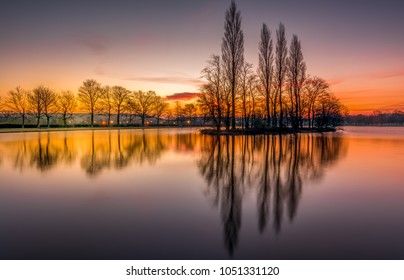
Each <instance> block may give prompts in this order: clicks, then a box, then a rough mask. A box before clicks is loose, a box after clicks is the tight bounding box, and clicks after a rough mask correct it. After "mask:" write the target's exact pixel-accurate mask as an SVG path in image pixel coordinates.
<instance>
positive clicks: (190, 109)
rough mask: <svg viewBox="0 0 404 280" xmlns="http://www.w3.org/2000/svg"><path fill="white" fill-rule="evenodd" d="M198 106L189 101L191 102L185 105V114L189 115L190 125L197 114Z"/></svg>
mask: <svg viewBox="0 0 404 280" xmlns="http://www.w3.org/2000/svg"><path fill="white" fill-rule="evenodd" d="M196 111H197V109H196V106H195V104H193V103H189V104H185V106H184V115H186V117H188V121H187V123H188V124H189V125H192V124H193V120H194V118H195V115H196Z"/></svg>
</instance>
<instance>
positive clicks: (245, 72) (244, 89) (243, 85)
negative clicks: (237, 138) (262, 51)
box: [240, 62, 255, 128]
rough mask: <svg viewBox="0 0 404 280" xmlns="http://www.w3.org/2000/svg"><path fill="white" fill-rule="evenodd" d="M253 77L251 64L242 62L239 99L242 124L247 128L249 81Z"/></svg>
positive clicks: (249, 113) (249, 96)
mask: <svg viewBox="0 0 404 280" xmlns="http://www.w3.org/2000/svg"><path fill="white" fill-rule="evenodd" d="M254 78H255V75H254V73H253V71H252V64H251V63H248V62H244V65H243V67H242V69H241V71H240V101H241V111H242V116H243V126H244V127H245V128H249V122H250V115H251V100H250V98H251V93H250V90H251V89H252V88H251V84H250V83H251V81H252V80H253V79H254Z"/></svg>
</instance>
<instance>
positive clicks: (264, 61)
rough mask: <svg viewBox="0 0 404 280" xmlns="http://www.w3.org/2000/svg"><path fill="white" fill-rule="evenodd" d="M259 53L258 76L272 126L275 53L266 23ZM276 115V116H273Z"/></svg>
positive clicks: (268, 120) (262, 31)
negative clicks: (271, 100) (271, 105)
mask: <svg viewBox="0 0 404 280" xmlns="http://www.w3.org/2000/svg"><path fill="white" fill-rule="evenodd" d="M258 49H259V53H258V76H259V78H260V81H261V86H262V87H263V89H264V96H265V110H266V115H267V122H266V124H267V126H270V118H271V116H270V113H271V108H270V99H271V97H270V95H271V90H272V89H271V88H272V77H273V54H272V52H273V51H272V39H271V32H270V31H269V29H268V27H267V25H266V24H265V23H264V24H263V25H262V29H261V41H260V42H259V47H258ZM273 117H275V116H273Z"/></svg>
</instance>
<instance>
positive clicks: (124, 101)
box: [112, 86, 131, 126]
mask: <svg viewBox="0 0 404 280" xmlns="http://www.w3.org/2000/svg"><path fill="white" fill-rule="evenodd" d="M130 96H131V92H130V90H127V89H126V88H124V87H121V86H114V87H112V105H113V108H114V110H115V112H116V125H117V126H119V125H120V124H121V122H120V121H121V120H120V119H121V115H122V114H123V113H124V112H125V111H126V110H127V105H128V101H129V99H130Z"/></svg>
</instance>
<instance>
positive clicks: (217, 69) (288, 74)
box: [198, 1, 346, 130]
mask: <svg viewBox="0 0 404 280" xmlns="http://www.w3.org/2000/svg"><path fill="white" fill-rule="evenodd" d="M224 29H225V32H224V37H223V39H222V45H221V50H222V53H221V55H217V54H213V55H211V57H210V59H209V60H208V61H207V65H206V67H205V68H204V69H203V70H202V77H203V78H204V79H205V80H206V83H205V84H204V85H203V86H202V89H201V96H200V98H199V100H198V104H199V106H200V108H201V111H202V112H203V114H205V115H208V116H210V117H211V119H212V121H213V123H214V125H215V126H216V128H217V129H218V130H220V129H221V127H222V126H225V128H226V129H227V130H229V129H230V128H231V129H235V128H236V126H242V127H243V128H247V129H248V128H251V127H266V128H285V127H292V128H293V129H295V130H296V129H298V128H302V127H303V126H304V125H305V126H307V127H310V128H312V127H318V128H324V127H328V126H336V125H338V124H340V123H341V121H342V117H343V114H344V113H345V112H346V109H345V107H344V106H343V104H342V103H341V102H340V101H339V100H338V99H337V98H336V97H335V95H334V94H333V93H332V92H331V90H330V85H329V84H328V83H327V82H326V81H325V80H324V79H322V78H319V77H316V76H309V75H307V74H306V63H305V62H304V58H303V52H302V47H301V42H300V40H299V38H298V36H297V35H293V37H292V41H291V44H290V46H289V49H288V46H287V40H286V35H285V26H284V25H283V24H282V23H280V24H279V26H278V28H277V30H276V36H275V37H274V38H272V37H273V36H272V34H271V31H270V30H269V28H268V26H267V25H266V24H265V23H264V24H263V25H262V29H261V33H260V35H261V36H260V42H259V44H258V60H259V63H258V67H257V69H256V70H255V71H254V68H253V65H252V64H251V63H249V62H247V61H245V59H244V34H243V31H242V29H241V13H240V11H239V10H237V6H236V4H235V2H234V1H232V2H231V4H230V7H229V9H228V10H227V11H226V13H225V24H224ZM274 40H275V42H273V41H274ZM274 45H275V46H274ZM237 120H239V121H238V123H237Z"/></svg>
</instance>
